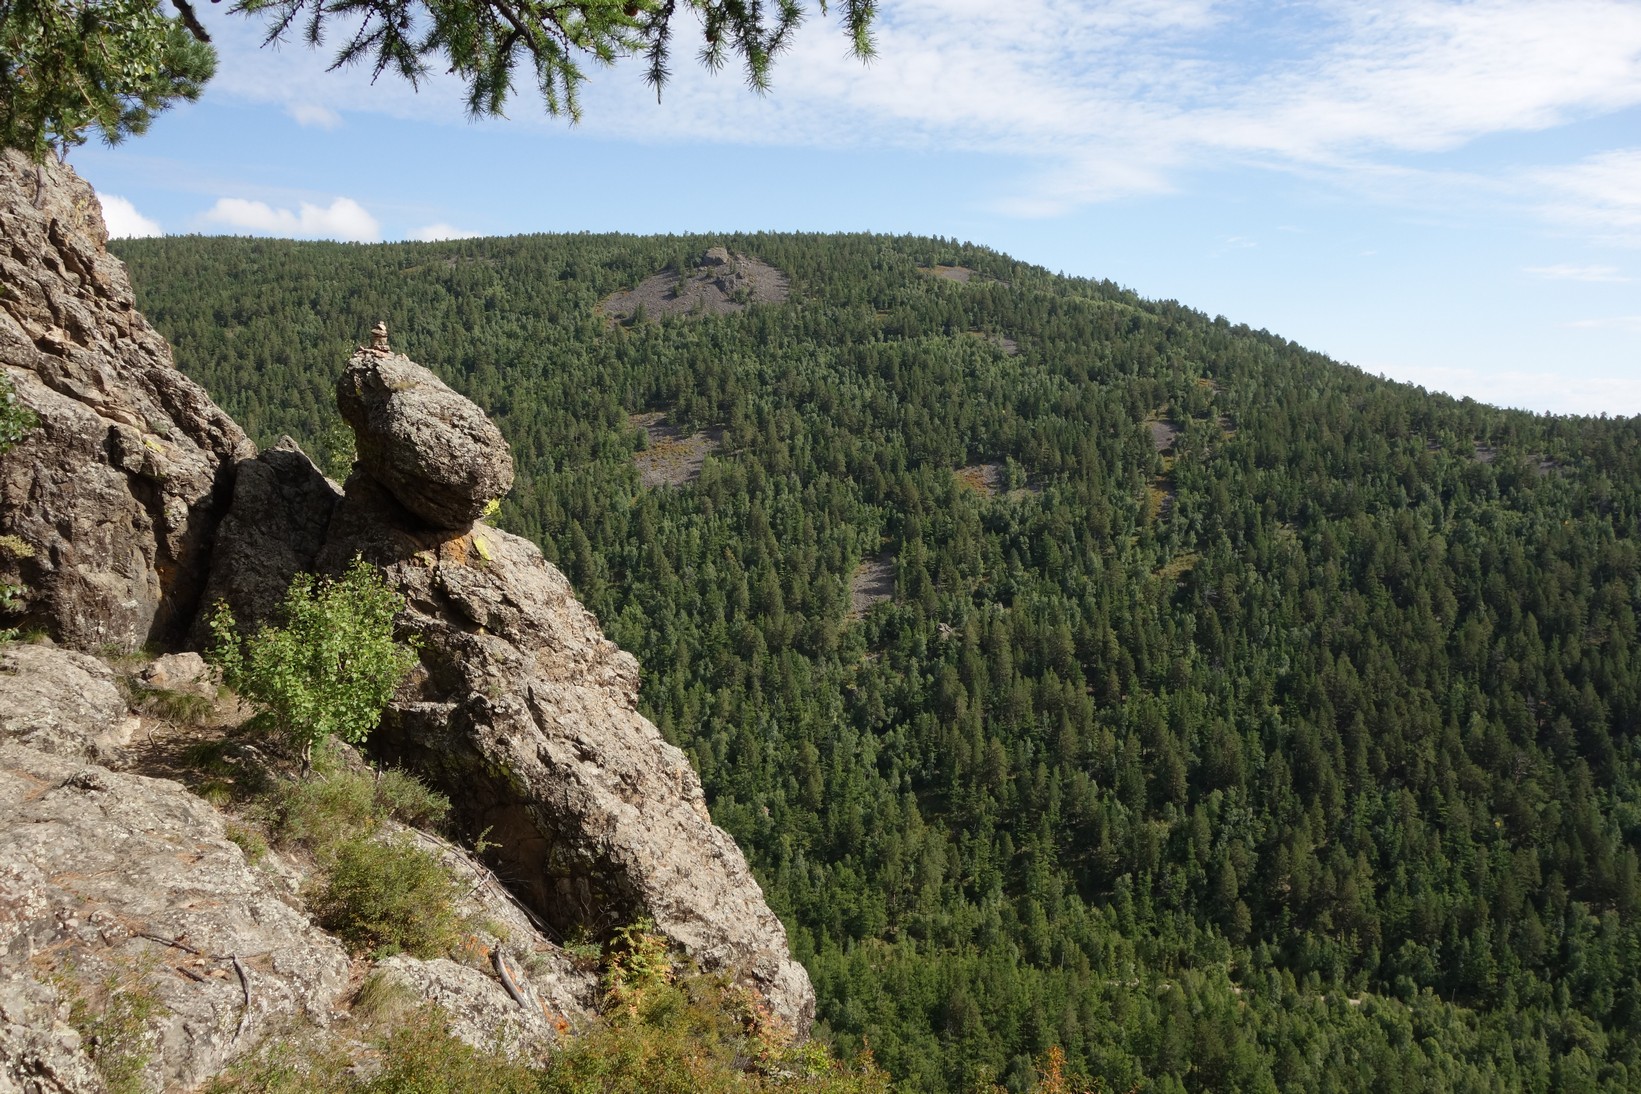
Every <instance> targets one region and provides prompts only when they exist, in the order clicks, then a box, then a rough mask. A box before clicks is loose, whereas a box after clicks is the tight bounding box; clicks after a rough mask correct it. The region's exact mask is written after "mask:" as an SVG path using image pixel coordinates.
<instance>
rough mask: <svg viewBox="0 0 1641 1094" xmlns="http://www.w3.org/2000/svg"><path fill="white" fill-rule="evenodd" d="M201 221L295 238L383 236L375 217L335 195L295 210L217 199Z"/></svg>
mask: <svg viewBox="0 0 1641 1094" xmlns="http://www.w3.org/2000/svg"><path fill="white" fill-rule="evenodd" d="M204 220H205V221H206V222H207V223H210V224H220V225H223V226H225V227H229V228H237V229H241V230H243V231H246V232H261V233H266V234H268V235H277V236H290V237H293V238H298V239H342V240H349V241H353V242H359V243H370V242H374V241H376V240H378V239H380V238H381V237H382V227H381V225H380V224H378V223H377V221H376V218H375V217H373V216H371V215H370V213H369V212H367V211H366V210H365V208H364V206H362V205H360V204H359V203H358V202H357V201H354V200H353V199H352V198H337V199H336V200H335V201H332V202H331V203H330V204H329V205H324V206H321V205H314V204H311V203H310V202H306V201H304V202H302V203H301V204H300V205H299V206H298V208H297V209H296V210H294V211H293V210H290V209H276V208H274V207H273V206H271V205H269V204H267V203H266V202H262V201H248V200H246V199H244V198H218V199H217V203H216V204H215V205H213V206H211V208H210V209H209V210H208V211H207V212H206V213H205V215H204Z"/></svg>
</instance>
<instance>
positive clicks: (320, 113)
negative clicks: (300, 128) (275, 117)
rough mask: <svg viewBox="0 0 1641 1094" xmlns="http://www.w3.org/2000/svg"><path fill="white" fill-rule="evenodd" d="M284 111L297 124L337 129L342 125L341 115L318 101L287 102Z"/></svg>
mask: <svg viewBox="0 0 1641 1094" xmlns="http://www.w3.org/2000/svg"><path fill="white" fill-rule="evenodd" d="M285 113H287V114H289V115H290V116H291V120H292V121H294V122H296V124H297V125H307V126H312V127H313V128H315V129H337V128H340V126H341V125H342V115H340V114H338V113H337V112H336V111H334V110H332V109H331V108H330V107H328V106H323V105H321V104H319V103H314V102H293V103H287V104H286V106H285Z"/></svg>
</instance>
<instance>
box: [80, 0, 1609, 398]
mask: <svg viewBox="0 0 1641 1094" xmlns="http://www.w3.org/2000/svg"><path fill="white" fill-rule="evenodd" d="M810 6H811V7H813V5H812V4H811V5H810ZM204 7H205V8H206V10H204V11H202V15H203V16H204V17H205V18H206V19H207V21H208V24H209V26H210V27H211V29H212V31H213V34H214V35H215V37H216V39H217V43H218V46H219V51H220V53H221V66H220V68H219V73H218V76H217V78H216V80H215V81H213V83H212V84H211V85H210V86H209V87H208V88H207V90H206V94H205V97H204V98H203V99H202V100H201V101H200V102H199V103H198V104H195V105H192V106H185V107H179V108H176V109H174V110H172V111H171V112H169V113H168V114H166V115H164V116H162V117H161V118H160V119H159V121H158V122H156V124H155V125H154V127H153V129H152V130H151V131H150V133H149V134H148V135H146V136H144V137H142V138H140V139H136V140H132V141H129V142H127V143H126V144H124V145H121V146H120V147H118V148H115V149H106V148H101V147H96V146H92V145H88V146H86V147H83V148H81V149H79V150H77V151H76V152H75V153H74V154H73V157H72V162H74V164H75V165H76V166H77V167H78V168H79V170H80V171H81V173H82V174H84V175H85V176H86V177H87V178H89V179H90V180H91V181H92V183H93V184H94V185H96V186H97V188H98V189H99V191H100V192H101V193H102V195H103V198H104V205H105V209H106V210H107V212H108V214H109V220H110V224H111V227H112V229H113V230H114V231H115V233H116V234H152V233H154V232H159V231H163V232H168V233H181V232H213V233H224V232H228V233H239V234H246V233H257V234H270V235H284V236H300V237H323V238H335V239H353V240H391V239H416V238H441V237H451V236H455V235H466V234H483V235H492V234H494V235H504V234H511V233H516V232H534V231H580V230H583V229H587V230H592V231H603V230H621V231H631V232H662V231H703V232H711V231H726V230H760V229H771V230H781V229H798V230H806V231H833V230H874V231H884V232H912V233H917V234H929V235H942V236H947V237H953V238H957V239H963V240H970V241H973V242H975V243H982V244H985V245H987V246H990V247H994V248H996V249H998V250H1000V251H1004V252H1007V253H1008V254H1011V255H1013V256H1014V257H1016V258H1020V259H1023V260H1025V261H1029V262H1034V263H1038V264H1041V265H1043V266H1047V267H1048V268H1050V269H1052V270H1060V271H1064V272H1066V273H1068V274H1077V275H1083V276H1090V277H1100V278H1110V279H1112V280H1114V281H1116V282H1118V283H1119V284H1122V285H1125V286H1127V287H1130V288H1132V289H1135V290H1136V291H1138V292H1140V293H1142V294H1144V295H1146V296H1149V297H1165V298H1173V299H1176V300H1179V301H1181V302H1183V303H1185V304H1188V305H1190V306H1192V307H1195V308H1199V309H1201V310H1203V311H1205V312H1208V313H1209V314H1223V315H1225V316H1227V317H1229V318H1230V319H1231V320H1233V321H1235V322H1243V323H1247V324H1249V325H1250V326H1253V327H1256V328H1257V327H1264V328H1267V329H1269V330H1271V331H1274V332H1276V333H1278V334H1282V335H1284V336H1286V337H1289V338H1292V339H1294V340H1296V341H1298V342H1301V343H1303V344H1304V345H1307V346H1309V347H1311V348H1314V349H1317V350H1321V351H1323V352H1325V353H1328V354H1330V355H1332V356H1333V357H1335V358H1337V359H1339V360H1341V361H1347V362H1349V363H1351V364H1355V365H1358V366H1360V367H1362V368H1365V369H1367V370H1368V371H1370V372H1375V373H1384V374H1385V375H1388V376H1391V377H1394V378H1396V379H1404V380H1409V381H1412V382H1414V383H1419V384H1422V385H1424V386H1426V387H1428V388H1431V389H1433V390H1442V391H1449V392H1452V393H1454V394H1460V395H1470V396H1473V397H1474V398H1477V399H1480V400H1483V401H1486V402H1491V403H1499V404H1503V405H1510V406H1521V407H1526V408H1528V409H1532V410H1538V411H1546V410H1548V411H1555V412H1569V413H1590V414H1594V413H1603V412H1605V413H1608V414H1615V415H1632V414H1641V2H1638V0H1554V2H1545V0H1463V2H1454V0H1382V2H1377V3H1359V2H1353V0H1292V2H1287V3H1282V2H1273V3H1244V2H1239V0H1226V2H1215V0H1117V2H1112V3H1099V2H1092V0H1085V2H1073V0H1009V2H1007V3H997V2H996V0H884V2H883V3H882V5H881V14H880V23H879V26H878V30H877V44H878V56H877V57H876V58H875V59H874V60H873V61H872V62H871V63H870V64H868V65H864V66H863V65H862V64H861V63H860V62H858V61H857V60H855V59H853V58H852V57H850V56H849V54H848V50H847V48H846V47H847V43H846V41H845V39H844V37H843V35H842V34H841V33H839V29H838V25H837V23H836V21H835V19H826V18H822V17H820V16H818V15H816V16H815V17H814V18H812V20H811V22H810V23H809V24H808V25H806V26H805V27H804V28H803V29H802V31H801V32H800V33H799V35H798V37H797V39H796V41H795V44H794V47H793V48H792V50H791V51H790V52H789V53H787V54H786V55H785V56H783V57H782V58H780V60H779V61H778V63H777V66H776V68H775V70H774V88H773V93H772V94H770V95H769V96H767V97H762V98H760V97H758V96H755V95H752V94H750V93H748V92H747V91H746V90H745V89H744V86H743V84H742V81H741V80H740V78H739V77H738V75H737V74H736V73H735V72H734V71H726V72H724V73H721V74H717V75H713V74H709V73H707V72H705V71H704V70H702V69H700V68H699V66H697V65H694V64H692V63H691V61H690V59H689V55H690V52H691V51H690V47H689V45H688V44H687V43H684V42H681V46H682V48H681V49H680V51H679V56H678V57H677V61H676V64H675V65H674V71H675V79H674V82H673V83H672V84H671V85H669V87H668V90H667V93H666V96H665V99H664V101H663V102H662V103H660V104H657V103H656V102H655V98H654V95H653V93H652V92H650V91H649V89H648V88H646V87H645V86H644V85H643V83H642V81H641V78H640V76H641V72H640V66H639V65H638V64H637V63H627V64H624V65H617V66H616V67H614V68H610V69H595V70H593V71H592V72H591V73H590V80H589V83H588V85H587V87H586V89H585V92H584V96H583V117H582V121H581V123H580V124H579V125H577V126H574V127H571V126H568V125H567V124H566V123H565V122H563V121H562V120H559V119H552V118H547V117H544V116H543V115H542V112H541V110H540V109H539V107H536V106H535V105H534V104H533V103H532V102H530V101H529V100H528V99H520V100H517V101H515V102H514V104H513V105H512V106H511V107H510V108H509V114H510V115H511V117H510V118H509V119H507V120H498V121H486V122H481V123H472V122H469V121H468V120H467V119H466V117H465V114H464V112H463V109H462V107H461V100H460V94H459V89H458V88H456V87H455V86H453V85H451V84H448V83H435V84H430V85H424V87H423V90H422V91H421V92H420V93H419V94H413V93H412V92H411V91H410V90H409V89H408V88H407V87H406V86H404V85H403V84H400V83H397V82H391V81H389V80H388V79H387V78H384V79H383V80H382V81H381V82H380V83H378V84H376V85H372V84H371V82H370V80H369V78H368V72H364V71H359V70H350V71H342V72H337V73H327V72H326V71H325V68H326V65H327V63H328V57H327V56H326V55H324V54H323V53H318V54H316V53H314V52H312V51H310V50H307V49H306V48H304V47H301V46H299V45H295V44H292V45H286V46H283V47H281V48H278V49H273V50H264V49H260V48H258V42H259V41H260V33H259V31H258V29H257V28H256V27H255V26H254V25H252V24H250V23H248V22H246V21H244V20H242V19H236V18H234V17H231V16H229V15H227V14H226V13H225V12H224V11H223V10H222V8H221V7H214V6H204Z"/></svg>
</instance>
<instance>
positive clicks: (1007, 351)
mask: <svg viewBox="0 0 1641 1094" xmlns="http://www.w3.org/2000/svg"><path fill="white" fill-rule="evenodd" d="M969 337H970V338H979V339H981V340H983V341H986V342H990V343H991V344H992V345H994V346H996V347H997V348H998V349H1000V350H1002V351H1003V356H1005V357H1018V356H1020V343H1018V342H1016V341H1015V340H1014V339H1012V338H1009V337H1007V336H1006V335H1001V334H987V333H985V332H984V331H978V330H971V331H969Z"/></svg>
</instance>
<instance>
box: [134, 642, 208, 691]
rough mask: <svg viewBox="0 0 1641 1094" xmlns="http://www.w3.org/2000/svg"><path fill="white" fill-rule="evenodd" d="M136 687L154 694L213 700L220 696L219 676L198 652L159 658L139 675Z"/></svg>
mask: <svg viewBox="0 0 1641 1094" xmlns="http://www.w3.org/2000/svg"><path fill="white" fill-rule="evenodd" d="M136 683H137V686H139V687H142V688H148V689H150V690H153V691H176V692H181V693H182V694H184V695H198V696H201V697H202V698H207V699H209V698H211V697H212V696H214V695H216V693H217V682H216V675H215V673H213V672H212V671H211V667H210V666H209V665H207V664H206V663H205V658H203V657H201V656H200V655H199V654H197V653H193V652H189V653H168V654H165V655H164V656H163V657H156V658H155V659H154V660H153V661H152V662H151V663H150V664H149V665H148V666H147V667H145V668H144V669H143V670H142V672H140V673H138V674H137V680H136Z"/></svg>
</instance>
